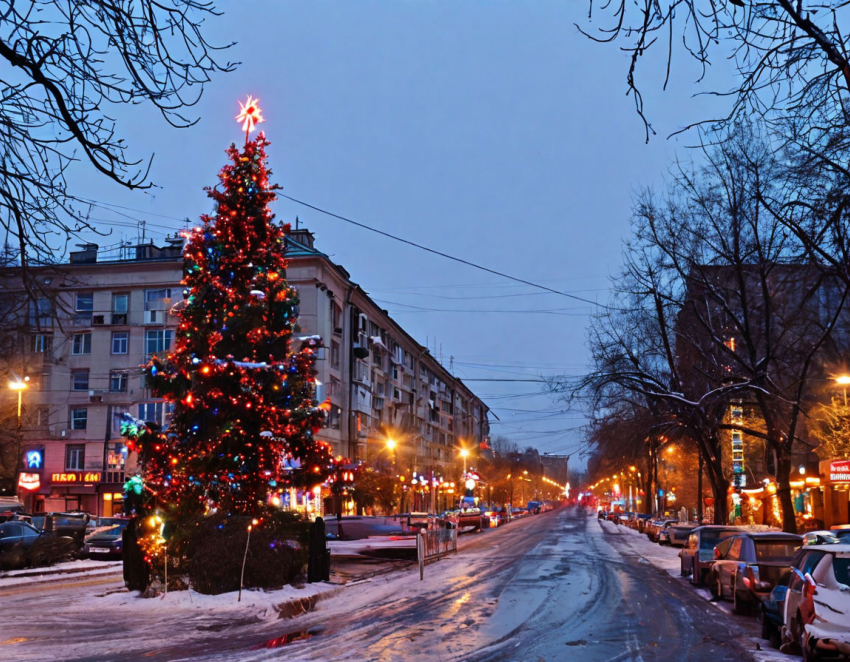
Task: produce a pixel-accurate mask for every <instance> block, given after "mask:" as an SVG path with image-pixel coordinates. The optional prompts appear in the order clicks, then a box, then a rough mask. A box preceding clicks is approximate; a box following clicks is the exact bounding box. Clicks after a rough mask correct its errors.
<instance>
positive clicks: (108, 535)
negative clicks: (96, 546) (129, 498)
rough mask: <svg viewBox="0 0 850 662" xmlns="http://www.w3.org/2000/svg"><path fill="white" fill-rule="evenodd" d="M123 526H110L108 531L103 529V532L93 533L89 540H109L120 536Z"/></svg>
mask: <svg viewBox="0 0 850 662" xmlns="http://www.w3.org/2000/svg"><path fill="white" fill-rule="evenodd" d="M123 529H124V527H123V526H120V525H118V524H116V525H115V526H111V527H109V528H108V529H104V530H103V531H98V532H97V533H95V534H94V535H93V536H92V537H91V538H89V540H109V539H112V538H115V537H117V536H120V535H121V532H122V530H123Z"/></svg>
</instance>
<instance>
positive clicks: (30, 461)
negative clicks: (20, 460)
mask: <svg viewBox="0 0 850 662" xmlns="http://www.w3.org/2000/svg"><path fill="white" fill-rule="evenodd" d="M26 465H27V469H29V470H31V471H32V470H35V471H41V469H42V467H43V466H44V451H43V450H41V449H34V450H31V451H27V454H26Z"/></svg>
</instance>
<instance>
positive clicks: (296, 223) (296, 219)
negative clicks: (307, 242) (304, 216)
mask: <svg viewBox="0 0 850 662" xmlns="http://www.w3.org/2000/svg"><path fill="white" fill-rule="evenodd" d="M295 229H296V230H297V229H298V217H297V216H296V217H295Z"/></svg>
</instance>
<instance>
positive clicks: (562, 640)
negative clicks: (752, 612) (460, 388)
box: [4, 507, 782, 662]
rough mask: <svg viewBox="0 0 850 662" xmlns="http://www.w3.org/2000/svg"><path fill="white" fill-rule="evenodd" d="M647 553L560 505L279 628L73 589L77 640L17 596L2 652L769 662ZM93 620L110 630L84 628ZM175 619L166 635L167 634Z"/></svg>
mask: <svg viewBox="0 0 850 662" xmlns="http://www.w3.org/2000/svg"><path fill="white" fill-rule="evenodd" d="M653 550H658V551H659V552H660V553H661V554H660V556H661V557H663V558H664V559H666V560H667V561H669V560H670V559H674V560H675V561H676V563H678V558H677V557H676V550H674V549H671V548H669V547H657V546H655V545H650V543H649V542H647V541H646V539H645V538H643V537H642V536H640V535H638V533H637V532H636V531H632V530H629V528H628V527H625V526H617V525H615V524H612V523H608V522H597V521H596V519H595V518H594V517H593V516H592V514H591V513H588V512H587V511H585V510H583V509H581V508H577V507H563V508H559V509H557V510H555V511H554V512H548V513H542V514H540V515H535V516H529V517H523V518H521V519H519V520H517V521H516V522H515V523H513V524H511V525H509V526H504V527H498V528H493V529H491V530H490V531H487V532H485V533H482V534H470V535H467V536H463V537H462V540H461V541H460V542H459V553H458V554H457V555H452V556H450V557H448V558H446V559H443V560H440V561H439V562H437V563H436V564H434V565H433V566H429V570H428V572H426V573H425V579H424V581H421V582H420V581H419V580H418V573H416V571H415V569H411V568H410V567H407V568H404V567H402V568H394V569H393V570H392V572H389V573H387V574H383V575H380V576H379V577H375V578H374V579H371V580H367V581H356V582H351V583H349V584H347V585H345V586H343V587H339V586H338V587H336V588H334V589H333V593H332V594H330V595H329V596H328V597H327V598H325V599H322V600H321V601H317V602H316V603H315V607H314V608H313V610H312V611H310V612H308V613H305V614H303V615H300V616H297V617H295V618H292V619H289V620H286V621H282V620H281V619H280V618H279V614H277V613H276V612H274V611H273V610H269V611H267V612H260V611H257V610H256V609H254V610H251V609H248V608H244V609H242V611H238V610H239V609H240V608H239V607H238V603H237V602H236V600H235V596H234V595H232V594H231V595H228V596H221V597H222V598H224V599H225V600H226V605H227V609H225V608H224V604H225V603H222V606H220V607H216V608H215V609H212V610H204V608H203V607H202V606H201V604H202V603H203V601H204V600H205V599H204V598H202V597H200V596H198V595H197V594H193V595H192V599H193V601H194V604H193V603H190V602H188V600H185V601H183V602H182V603H179V601H180V599H181V596H180V595H179V594H178V593H175V594H172V593H171V592H169V594H168V595H167V596H165V597H164V598H163V599H155V600H138V599H134V598H133V596H132V595H130V594H127V593H121V592H118V593H115V592H113V591H115V590H117V589H118V588H119V586H120V583H119V582H116V583H115V586H114V587H110V586H109V585H108V584H105V585H98V586H92V587H84V588H81V589H79V590H78V589H73V590H74V591H75V596H76V600H77V607H76V613H75V616H74V617H75V618H78V619H85V620H86V622H91V623H92V627H91V628H90V629H89V630H87V631H86V632H80V631H77V630H75V629H74V628H73V627H70V624H69V623H68V622H67V621H66V620H65V619H67V618H69V615H68V614H67V613H66V612H63V610H61V609H54V608H51V607H52V606H54V605H60V604H64V602H65V601H66V600H67V595H68V590H69V589H67V588H66V589H63V590H56V591H55V592H49V591H44V592H42V593H41V594H40V598H39V604H41V605H42V606H43V608H44V614H45V617H44V618H43V619H40V620H36V621H34V620H33V619H28V618H25V617H24V616H23V614H24V613H26V610H27V609H30V608H31V606H32V604H33V602H32V600H31V598H29V597H28V596H27V595H26V593H23V592H19V593H16V594H15V595H14V596H7V597H4V606H8V608H9V611H10V614H11V617H10V618H11V619H12V622H11V623H10V626H11V627H13V628H15V629H16V631H17V632H19V634H20V637H22V638H27V639H28V641H25V642H21V643H19V644H13V645H10V646H9V647H8V648H7V649H6V651H8V652H9V653H10V654H11V655H12V656H13V657H14V659H16V660H19V661H21V662H35V661H39V662H40V661H41V660H48V659H63V660H87V659H108V656H109V653H108V652H109V651H113V652H115V651H121V655H122V656H123V657H122V658H121V659H125V660H131V659H145V660H149V661H151V662H157V661H158V660H169V661H172V660H176V659H183V660H185V659H209V660H220V659H227V660H232V661H235V662H242V661H243V660H244V661H246V662H247V661H248V660H250V661H252V662H254V661H258V662H259V661H260V660H270V659H275V658H280V657H282V656H285V659H287V660H293V661H301V660H305V661H306V660H321V661H322V662H333V661H335V660H339V661H343V660H352V659H357V660H425V659H434V658H437V659H445V660H469V661H472V660H474V661H475V662H500V661H505V662H510V661H519V660H539V659H543V660H567V661H569V660H577V661H578V660H580V661H581V662H609V661H610V660H612V659H616V660H638V659H643V660H645V661H647V662H648V661H649V660H654V659H662V658H663V659H666V660H685V659H687V660H693V661H695V662H724V661H727V660H728V661H729V662H732V661H733V660H734V661H736V662H737V661H739V660H742V661H745V662H747V661H750V660H755V661H757V662H768V661H770V662H773V661H774V660H779V659H782V658H780V657H779V656H777V657H765V656H764V655H763V653H762V652H760V651H757V650H756V644H757V642H758V634H759V630H758V624H757V623H756V622H755V620H754V619H752V618H744V617H739V616H734V615H732V614H729V613H726V612H724V611H721V610H718V609H716V608H715V607H713V606H712V605H711V604H710V603H709V602H708V601H707V600H706V599H704V597H703V596H701V595H697V594H696V593H695V592H694V591H693V590H692V589H690V588H689V587H688V586H687V585H686V584H685V583H684V582H681V581H679V580H677V579H676V578H675V576H672V575H674V574H675V573H672V575H671V573H669V572H666V571H660V570H659V569H658V568H657V567H655V566H654V563H655V562H656V559H654V558H653V555H652V554H653ZM668 565H669V563H668ZM414 576H415V584H411V582H412V581H414ZM411 588H415V590H411ZM183 597H185V596H183ZM178 603H179V606H178ZM216 604H217V605H218V603H216ZM104 609H107V610H108V611H109V613H110V614H111V615H112V616H113V618H111V619H100V620H97V619H94V618H93V615H94V614H97V613H102V612H103V610H104ZM175 614H180V619H181V627H180V628H174V627H173V619H174V618H175ZM166 630H167V631H168V632H169V636H168V637H167V639H162V638H160V639H159V640H158V641H157V643H156V644H152V643H151V641H150V637H149V636H148V633H153V632H163V631H166ZM291 632H297V633H302V632H303V633H305V634H306V635H309V637H307V636H305V637H304V638H299V639H298V640H297V641H293V642H292V643H289V644H287V645H286V649H285V653H284V652H283V651H274V650H265V649H264V648H262V644H263V642H266V641H270V640H274V639H277V638H280V637H281V636H282V635H286V634H287V633H291ZM671 632H675V633H677V634H676V636H674V637H671V636H670V633H671ZM60 633H61V635H60ZM252 649H253V650H252Z"/></svg>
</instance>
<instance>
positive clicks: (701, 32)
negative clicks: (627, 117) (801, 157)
mask: <svg viewBox="0 0 850 662" xmlns="http://www.w3.org/2000/svg"><path fill="white" fill-rule="evenodd" d="M588 4H589V9H590V11H589V12H588V21H592V20H594V19H598V18H600V15H601V17H602V19H601V20H602V21H603V23H602V24H601V25H600V27H598V28H596V29H593V30H591V29H589V28H588V29H585V28H583V27H581V26H577V27H578V28H579V30H580V31H582V33H583V34H585V35H586V36H588V37H589V38H590V39H593V40H594V41H597V42H601V43H617V44H619V45H620V47H621V48H622V49H623V50H624V51H626V52H627V53H628V54H629V66H628V69H627V72H626V87H627V93H628V94H630V95H632V98H633V100H634V104H635V110H636V111H637V113H638V115H639V116H640V118H641V120H642V121H643V123H644V126H645V130H646V138H647V141H648V140H649V137H650V134H654V133H655V131H654V130H653V128H652V124H651V121H650V120H649V117H648V114H647V111H646V108H645V106H644V101H643V95H642V89H643V87H642V85H641V84H640V83H639V82H638V68H639V65H640V62H641V59H642V58H644V57H645V56H646V55H647V54H649V53H652V52H657V51H661V52H662V53H663V56H662V57H663V58H664V59H665V61H666V67H665V68H664V74H663V81H662V84H663V87H664V88H665V89H666V87H667V85H668V83H669V82H670V77H671V74H672V72H673V69H674V68H675V66H674V62H675V60H676V58H678V57H681V56H684V57H686V58H690V59H691V60H692V61H693V62H695V63H696V65H697V67H698V70H699V78H698V81H697V82H698V83H702V82H703V81H704V80H705V78H706V76H707V74H708V72H709V68H710V67H711V66H712V64H713V63H715V62H719V61H723V60H728V61H731V63H732V64H733V65H734V67H735V69H736V72H737V76H736V80H735V82H734V83H733V85H732V87H731V88H729V89H711V88H708V89H705V93H706V94H711V95H715V96H721V97H728V98H729V100H730V107H729V109H728V111H727V112H726V114H725V115H722V116H720V117H717V118H704V119H702V120H700V121H698V122H697V124H706V123H707V124H710V125H713V126H715V127H721V128H722V127H725V126H728V125H731V124H734V123H735V121H737V120H738V119H740V118H742V117H747V116H752V115H753V114H755V115H758V116H761V117H763V118H766V119H768V120H770V121H785V120H793V121H797V122H800V123H801V125H803V126H805V130H806V131H808V130H812V131H815V132H816V133H817V132H819V131H820V130H822V129H823V128H824V127H826V126H829V127H832V128H841V127H843V126H844V125H845V124H846V123H847V119H848V115H847V113H848V110H847V108H846V96H847V94H848V92H850V60H848V55H847V53H848V36H847V30H843V29H842V28H841V22H842V21H843V20H844V19H846V3H845V2H843V0H811V1H804V0H768V1H766V2H755V1H753V0H661V1H659V0H637V1H636V2H631V1H627V0H613V1H612V2H606V3H603V4H602V5H601V6H600V5H598V4H597V5H596V6H594V4H593V1H592V0H589V3H588ZM816 113H818V114H819V116H820V119H819V120H818V121H812V120H813V119H814V115H815V114H816ZM823 120H826V121H827V122H828V124H823V123H822V121H823Z"/></svg>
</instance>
